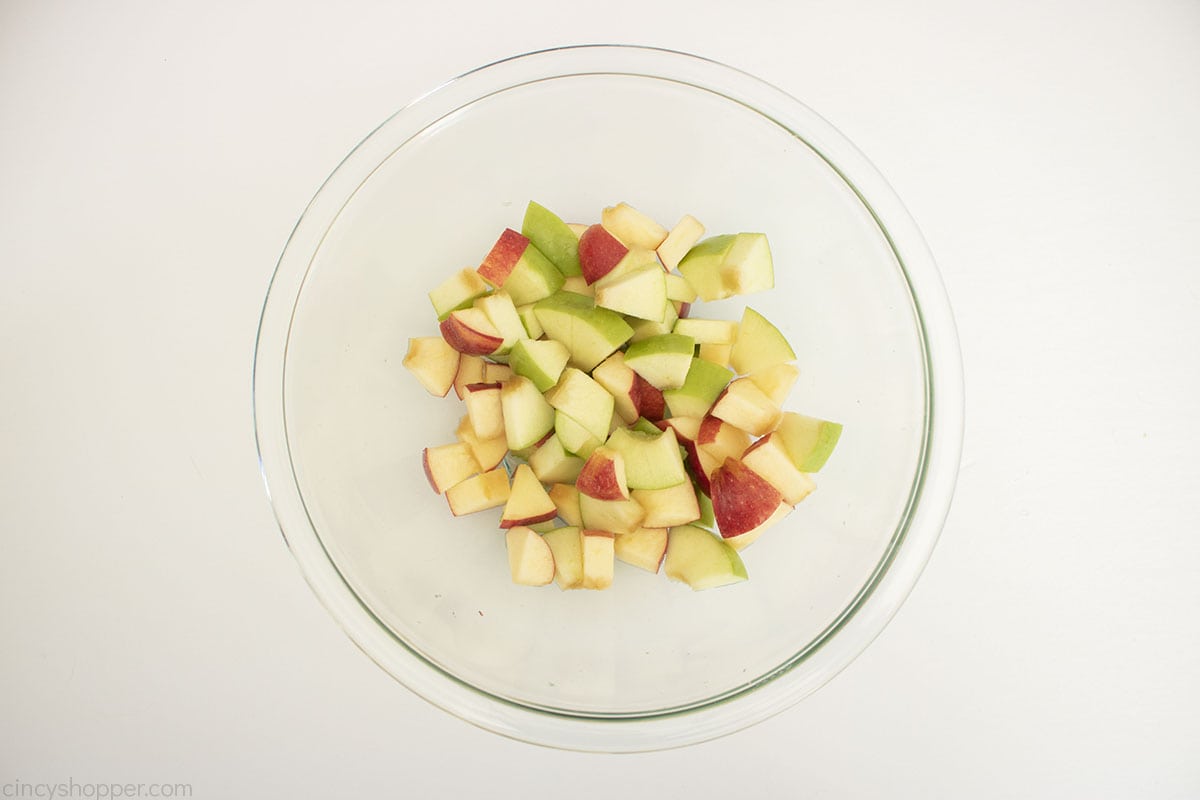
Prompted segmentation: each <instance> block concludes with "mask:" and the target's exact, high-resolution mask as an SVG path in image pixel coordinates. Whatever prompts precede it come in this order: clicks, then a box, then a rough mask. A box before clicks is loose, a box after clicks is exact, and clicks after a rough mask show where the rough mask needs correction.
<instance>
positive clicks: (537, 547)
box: [504, 526, 554, 586]
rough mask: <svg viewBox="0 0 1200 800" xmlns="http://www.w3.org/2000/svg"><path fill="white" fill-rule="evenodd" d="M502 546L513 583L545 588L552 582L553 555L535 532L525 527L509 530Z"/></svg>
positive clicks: (547, 545)
mask: <svg viewBox="0 0 1200 800" xmlns="http://www.w3.org/2000/svg"><path fill="white" fill-rule="evenodd" d="M504 545H505V547H506V548H507V549H508V569H509V571H510V572H511V573H512V579H513V583H516V584H520V585H521V586H545V585H546V584H548V583H550V581H552V580H554V553H553V552H552V551H551V550H550V545H549V544H547V543H546V542H545V540H543V539H542V537H541V536H540V535H539V534H538V533H537V532H536V531H533V530H531V529H530V528H528V527H525V526H517V527H515V528H510V529H509V530H508V532H507V533H505V534H504Z"/></svg>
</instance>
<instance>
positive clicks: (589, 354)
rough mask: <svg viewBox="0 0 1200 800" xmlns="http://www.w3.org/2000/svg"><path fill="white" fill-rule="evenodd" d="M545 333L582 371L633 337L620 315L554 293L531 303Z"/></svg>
mask: <svg viewBox="0 0 1200 800" xmlns="http://www.w3.org/2000/svg"><path fill="white" fill-rule="evenodd" d="M534 313H535V314H536V315H537V319H538V322H539V323H541V325H542V329H543V330H544V331H545V334H546V336H548V337H549V338H551V339H554V340H555V341H558V342H562V344H563V345H564V346H566V348H567V351H568V352H569V353H570V354H571V363H572V364H573V365H574V366H576V367H578V368H579V369H581V370H584V371H585V372H590V371H591V370H592V369H593V368H594V367H595V366H596V365H597V364H599V363H600V362H601V361H603V360H604V359H606V358H608V357H609V356H610V355H612V354H613V353H614V352H615V351H616V349H617V348H618V347H620V346H621V345H623V344H625V342H627V341H629V337H631V336H633V328H631V327H629V325H628V324H627V323H626V322H625V320H623V319H621V315H620V314H618V313H616V312H615V311H610V310H609V309H607V308H597V307H596V305H595V303H594V302H593V301H592V298H590V297H585V296H584V295H581V294H574V293H572V292H558V293H557V294H554V295H551V296H550V297H547V298H546V299H545V300H542V301H540V302H539V303H538V304H537V305H535V306H534Z"/></svg>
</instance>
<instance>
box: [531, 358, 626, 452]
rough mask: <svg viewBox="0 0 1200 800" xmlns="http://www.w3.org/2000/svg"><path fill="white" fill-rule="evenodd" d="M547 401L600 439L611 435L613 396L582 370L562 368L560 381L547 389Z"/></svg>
mask: <svg viewBox="0 0 1200 800" xmlns="http://www.w3.org/2000/svg"><path fill="white" fill-rule="evenodd" d="M546 401H547V402H549V403H550V405H552V406H554V408H556V409H558V410H559V411H561V412H562V413H564V414H566V415H567V416H568V417H570V418H571V419H573V420H575V421H576V422H578V423H579V424H580V425H582V426H583V427H584V428H586V429H587V432H588V433H590V434H591V435H592V436H595V437H596V438H597V439H601V440H603V439H605V438H607V437H608V431H609V428H610V427H611V425H612V418H613V408H614V401H613V396H612V395H611V394H609V393H608V390H606V389H605V388H604V387H603V386H601V385H600V384H599V383H596V381H594V380H592V378H591V377H589V376H588V374H587V373H585V372H583V371H582V370H578V369H575V368H574V367H567V368H566V369H565V370H563V373H562V377H561V378H559V380H558V384H557V385H556V386H555V387H554V388H553V389H551V390H550V391H548V392H546Z"/></svg>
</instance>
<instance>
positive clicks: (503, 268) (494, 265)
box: [479, 228, 563, 305]
mask: <svg viewBox="0 0 1200 800" xmlns="http://www.w3.org/2000/svg"><path fill="white" fill-rule="evenodd" d="M479 274H480V276H481V277H482V278H483V279H484V280H485V281H487V282H488V283H490V284H491V285H492V286H495V287H496V288H497V289H501V288H502V289H504V290H505V291H506V292H508V294H509V296H511V297H512V299H513V302H514V303H516V304H518V305H524V304H526V303H534V302H537V301H538V300H541V299H542V298H544V297H549V296H550V295H552V294H554V293H555V292H557V291H558V289H559V287H561V286H562V283H563V274H562V273H561V272H559V271H558V267H556V266H554V264H552V263H550V261H549V259H547V258H546V257H545V256H544V255H542V254H541V252H540V251H539V250H538V249H537V248H536V247H534V246H533V245H531V244H530V242H529V239H527V238H526V237H524V236H522V235H521V234H519V233H517V232H516V231H514V230H513V229H512V228H505V229H504V233H502V234H500V238H499V239H498V240H496V244H495V245H493V246H492V249H491V251H490V252H489V253H488V254H487V256H486V257H485V258H484V259H483V263H482V264H480V265H479Z"/></svg>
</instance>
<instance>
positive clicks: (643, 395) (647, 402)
mask: <svg viewBox="0 0 1200 800" xmlns="http://www.w3.org/2000/svg"><path fill="white" fill-rule="evenodd" d="M631 394H632V395H633V398H634V400H633V402H634V404H635V405H636V407H637V411H638V416H641V417H645V418H646V419H648V420H650V421H651V422H658V421H659V420H660V419H662V418H663V416H664V415H666V413H667V401H666V400H665V399H663V393H662V390H661V389H659V388H658V387H657V386H654V385H653V384H651V383H650V382H649V381H648V380H646V379H645V378H643V377H642V376H641V375H638V374H637V373H636V372H634V373H633V388H632V390H631Z"/></svg>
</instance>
